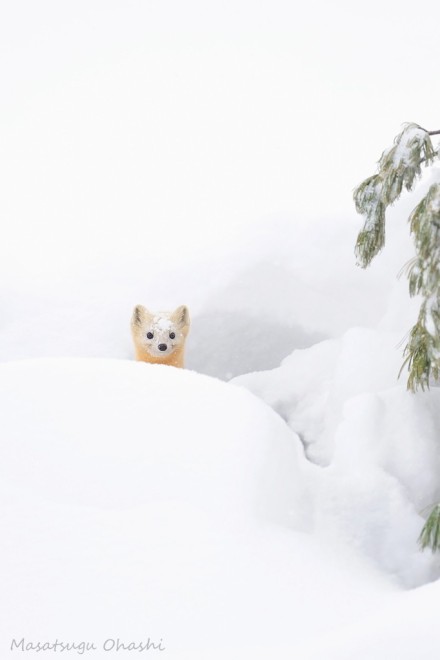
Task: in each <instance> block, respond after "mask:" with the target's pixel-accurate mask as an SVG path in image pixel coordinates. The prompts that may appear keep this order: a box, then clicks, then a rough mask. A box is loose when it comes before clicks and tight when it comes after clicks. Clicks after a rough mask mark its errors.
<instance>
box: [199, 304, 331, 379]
mask: <svg viewBox="0 0 440 660" xmlns="http://www.w3.org/2000/svg"><path fill="white" fill-rule="evenodd" d="M322 339H325V337H324V336H323V335H321V334H318V333H312V332H306V331H305V330H304V329H303V328H301V327H300V326H299V325H291V324H285V325H283V324H280V323H279V322H271V321H269V320H265V319H262V318H261V317H256V316H255V315H252V314H248V313H246V312H227V311H212V312H207V313H204V314H201V315H200V316H196V317H194V319H193V320H192V324H191V332H190V334H189V337H188V343H187V351H186V367H187V368H188V369H193V370H194V371H198V372H200V373H203V374H207V375H208V376H215V377H217V378H220V379H222V380H230V379H231V378H234V377H235V376H239V375H241V374H245V373H250V372H252V371H263V370H266V369H273V368H275V367H278V366H279V364H280V362H281V361H282V360H283V359H284V358H285V357H287V356H288V355H290V353H292V351H293V350H295V349H296V348H307V347H308V346H311V345H312V344H315V343H317V342H318V341H321V340H322Z"/></svg>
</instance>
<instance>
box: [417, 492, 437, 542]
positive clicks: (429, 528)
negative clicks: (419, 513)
mask: <svg viewBox="0 0 440 660" xmlns="http://www.w3.org/2000/svg"><path fill="white" fill-rule="evenodd" d="M419 545H420V547H421V548H422V550H425V549H426V548H430V549H431V551H432V552H437V551H438V550H440V504H436V505H435V507H434V508H433V510H432V511H431V513H430V515H429V518H428V520H427V521H426V523H425V525H424V527H423V529H422V531H421V533H420V536H419Z"/></svg>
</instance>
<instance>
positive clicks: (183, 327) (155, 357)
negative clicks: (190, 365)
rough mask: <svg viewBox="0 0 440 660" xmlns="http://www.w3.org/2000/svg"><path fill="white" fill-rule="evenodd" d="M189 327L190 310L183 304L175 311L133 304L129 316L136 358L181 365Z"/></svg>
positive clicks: (175, 365)
mask: <svg viewBox="0 0 440 660" xmlns="http://www.w3.org/2000/svg"><path fill="white" fill-rule="evenodd" d="M189 326H190V320H189V312H188V308H187V307H186V306H185V305H181V306H180V307H178V308H177V309H176V310H175V311H174V312H157V313H153V312H150V311H149V310H148V309H146V307H143V306H142V305H136V307H135V308H134V311H133V316H132V318H131V333H132V336H133V342H134V347H135V355H136V360H141V361H143V362H150V363H152V364H167V365H170V366H172V367H183V366H184V364H183V363H184V350H185V340H186V337H187V335H188V332H189Z"/></svg>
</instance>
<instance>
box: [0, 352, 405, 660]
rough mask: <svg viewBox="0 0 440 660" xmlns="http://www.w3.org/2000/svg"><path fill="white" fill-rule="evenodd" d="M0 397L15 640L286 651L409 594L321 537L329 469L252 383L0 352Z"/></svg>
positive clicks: (177, 651)
mask: <svg viewBox="0 0 440 660" xmlns="http://www.w3.org/2000/svg"><path fill="white" fill-rule="evenodd" d="M0 401H1V402H2V406H1V419H2V431H3V438H2V444H1V460H0V477H1V478H0V488H1V500H2V507H1V509H0V514H1V519H2V530H3V539H4V543H3V546H2V555H1V559H0V562H1V566H2V568H3V569H4V571H3V573H4V575H3V579H2V590H3V594H7V598H5V597H4V596H3V598H2V599H1V612H0V616H1V619H2V633H1V635H2V639H1V644H2V647H3V648H7V649H9V648H10V644H11V642H12V639H15V640H16V641H17V642H20V640H21V639H22V638H24V639H25V642H26V643H28V642H32V641H33V642H35V643H36V642H37V641H41V642H42V643H44V642H45V641H48V642H53V641H54V640H55V638H58V639H60V640H64V641H65V642H67V641H72V640H74V641H76V642H80V641H81V640H86V641H89V642H93V643H95V644H96V645H97V650H96V651H94V652H93V653H90V657H94V658H101V657H107V658H108V657H112V654H111V653H110V652H107V651H104V650H103V649H102V644H103V643H104V642H105V640H107V639H117V638H119V639H120V640H121V641H125V642H126V643H127V644H128V643H130V642H132V641H136V642H141V641H143V642H144V643H145V641H146V639H147V638H148V637H150V638H151V640H152V641H154V642H155V643H156V644H159V643H160V640H162V643H163V646H164V647H165V648H166V651H167V652H166V654H165V656H164V657H167V658H168V657H169V658H176V659H179V660H181V659H184V658H199V657H200V658H207V657H209V658H216V657H218V658H224V657H231V658H250V657H253V658H259V657H267V655H268V654H269V655H270V654H275V655H276V657H280V658H284V657H286V658H287V657H292V652H294V651H295V648H297V647H298V645H301V644H305V643H306V642H307V641H308V640H310V639H311V638H314V636H315V635H316V631H317V629H318V630H319V631H320V633H322V634H324V633H330V631H331V630H332V629H334V628H335V626H341V625H344V626H345V625H349V624H350V623H352V622H354V621H357V620H359V619H360V618H361V617H362V616H364V615H366V614H368V613H371V612H373V611H374V609H376V608H377V607H378V606H380V605H381V604H383V603H384V602H385V603H386V601H387V598H388V597H390V596H391V595H392V594H393V593H394V588H393V587H392V586H391V585H390V583H389V582H388V580H387V579H386V578H383V577H381V576H380V575H379V574H378V573H377V572H375V571H374V570H373V569H372V568H370V567H368V566H367V565H365V564H363V563H362V562H359V561H358V560H356V559H355V558H353V557H352V556H350V555H348V554H347V553H346V552H344V550H342V551H338V553H337V552H336V551H335V550H332V547H331V545H330V544H329V545H328V546H327V547H326V552H325V553H324V552H322V548H321V547H320V545H319V544H318V543H316V542H315V541H314V539H313V538H312V537H311V536H310V535H309V534H307V533H306V531H305V530H306V529H307V527H308V521H309V518H310V501H311V494H310V492H309V489H308V485H307V481H308V479H309V478H310V476H309V477H308V476H307V475H308V473H309V471H310V470H312V471H313V470H314V469H317V468H314V467H313V466H309V465H308V464H307V462H306V460H305V458H304V456H303V453H302V448H301V446H300V443H299V442H298V438H297V436H296V435H295V434H294V433H293V432H292V431H290V430H289V428H288V427H287V425H286V424H285V423H284V422H283V420H281V419H280V417H279V416H278V415H276V414H275V413H274V412H273V410H271V408H270V407H268V406H267V405H265V404H264V403H263V402H261V401H260V400H259V399H257V398H256V397H254V396H253V395H252V394H250V393H249V392H247V391H246V390H245V389H243V388H238V387H234V386H232V385H229V384H225V383H223V382H221V381H217V380H215V379H212V378H209V377H206V376H201V375H198V374H195V373H192V372H188V371H183V370H176V369H173V368H169V367H162V366H157V365H145V364H143V363H142V364H141V363H134V362H125V361H117V360H74V359H66V360H49V359H46V360H35V361H24V362H16V363H12V362H11V363H8V364H4V365H1V367H0ZM15 652H16V653H21V651H14V653H15ZM115 653H116V651H115ZM151 653H153V652H151ZM157 653H159V652H157ZM27 655H28V657H34V656H35V657H40V656H41V653H40V652H37V651H34V652H31V651H29V652H28V653H27ZM117 657H121V656H120V654H119V655H117Z"/></svg>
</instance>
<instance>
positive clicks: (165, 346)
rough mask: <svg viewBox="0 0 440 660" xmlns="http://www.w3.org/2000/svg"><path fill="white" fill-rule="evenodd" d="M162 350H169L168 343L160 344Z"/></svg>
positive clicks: (159, 347)
mask: <svg viewBox="0 0 440 660" xmlns="http://www.w3.org/2000/svg"><path fill="white" fill-rule="evenodd" d="M157 348H158V349H159V350H160V351H166V350H167V345H166V344H159V346H158V347H157Z"/></svg>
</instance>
